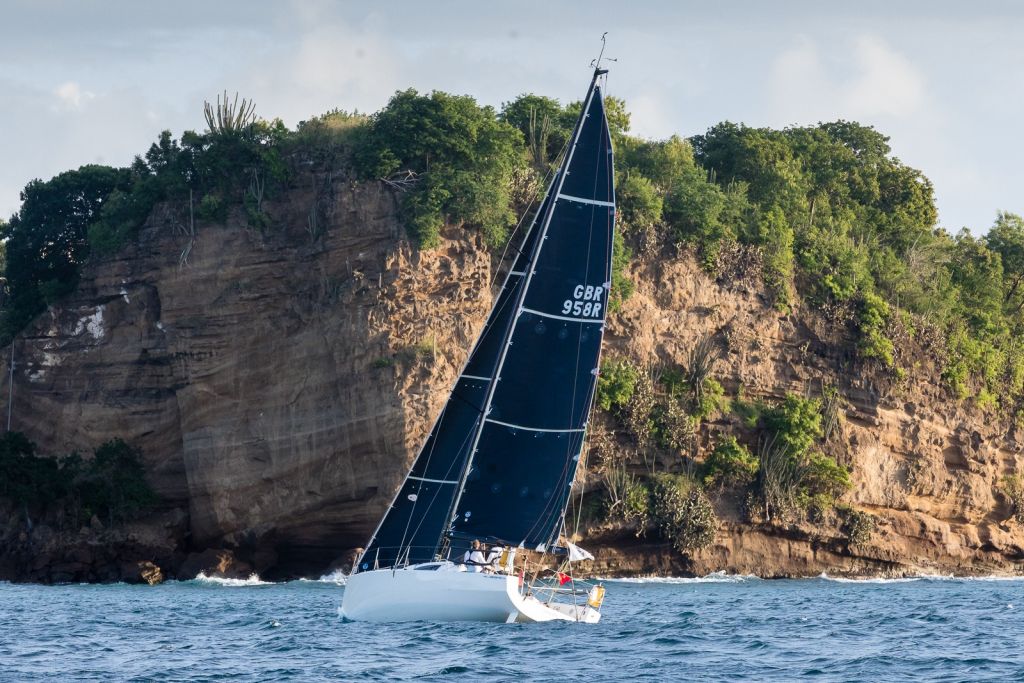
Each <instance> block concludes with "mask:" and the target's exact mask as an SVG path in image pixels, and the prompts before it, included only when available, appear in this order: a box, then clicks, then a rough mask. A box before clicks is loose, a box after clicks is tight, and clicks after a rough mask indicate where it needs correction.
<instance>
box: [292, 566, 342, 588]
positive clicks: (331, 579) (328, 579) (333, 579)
mask: <svg viewBox="0 0 1024 683" xmlns="http://www.w3.org/2000/svg"><path fill="white" fill-rule="evenodd" d="M299 583H333V584H334V585H336V586H344V585H345V584H346V583H348V574H346V573H345V571H344V570H343V569H335V570H334V571H333V572H328V573H327V574H324V575H323V576H321V577H320V578H319V579H299Z"/></svg>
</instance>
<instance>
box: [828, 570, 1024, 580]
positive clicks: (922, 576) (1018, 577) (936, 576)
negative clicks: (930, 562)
mask: <svg viewBox="0 0 1024 683" xmlns="http://www.w3.org/2000/svg"><path fill="white" fill-rule="evenodd" d="M818 578H819V579H824V580H826V581H835V582H836V583H910V582H913V581H1024V575H1007V574H999V575H992V576H954V575H952V574H913V575H911V576H900V577H888V578H887V577H880V576H878V577H861V578H851V577H844V576H829V575H828V574H827V573H826V572H822V573H821V574H819V575H818Z"/></svg>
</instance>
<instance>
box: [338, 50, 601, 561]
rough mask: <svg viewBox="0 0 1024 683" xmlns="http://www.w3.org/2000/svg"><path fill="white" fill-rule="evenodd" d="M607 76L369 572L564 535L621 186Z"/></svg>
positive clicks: (373, 544) (377, 541) (389, 516)
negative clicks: (473, 548) (474, 543)
mask: <svg viewBox="0 0 1024 683" xmlns="http://www.w3.org/2000/svg"><path fill="white" fill-rule="evenodd" d="M603 73H604V71H602V70H597V71H595V73H594V79H593V80H592V81H591V85H590V88H589V90H588V91H587V97H586V98H585V99H584V101H583V106H582V110H581V113H580V118H579V120H578V121H577V123H576V128H575V130H574V132H573V137H572V138H571V144H570V145H569V147H568V149H567V151H566V153H565V156H564V158H563V160H562V163H561V165H560V167H559V169H558V171H557V173H556V175H555V178H554V181H553V182H552V183H551V185H550V187H549V188H548V193H547V196H546V197H545V199H544V202H543V204H542V206H541V209H540V211H539V212H538V213H537V216H536V217H535V219H534V223H533V225H532V227H531V230H530V232H529V234H528V236H527V237H526V239H525V240H524V243H523V246H522V248H521V249H520V253H519V255H518V257H517V258H516V261H515V264H514V265H513V267H512V270H511V271H510V273H509V274H508V276H507V279H506V281H505V284H504V286H503V288H502V290H501V293H500V294H499V296H498V300H497V302H496V303H495V306H494V308H493V309H492V310H491V313H490V315H489V316H488V319H487V323H486V325H485V327H484V331H483V333H482V334H481V336H480V339H478V340H477V343H476V346H475V347H474V349H473V352H472V354H471V355H470V358H469V360H468V361H467V363H466V367H465V369H464V370H463V372H462V374H461V375H460V377H459V378H458V380H457V382H456V384H455V387H454V388H453V390H452V394H451V396H450V397H449V399H448V403H447V404H446V406H445V408H444V410H443V411H442V413H441V415H440V416H439V417H438V420H437V422H435V424H434V426H433V428H432V430H431V432H430V436H429V437H428V439H427V441H426V443H425V444H424V446H423V449H422V450H421V451H420V453H419V455H418V456H417V458H416V461H415V463H414V464H413V467H412V470H411V471H410V473H409V475H408V476H407V478H406V480H405V482H404V483H403V485H402V487H401V489H400V490H399V492H398V494H397V495H396V497H395V500H394V502H393V503H392V505H391V507H390V508H389V510H388V512H387V513H386V515H385V517H384V519H383V520H382V521H381V524H380V526H379V527H378V528H377V531H376V532H375V533H374V536H373V538H372V539H371V541H370V543H369V545H368V547H367V549H366V551H365V552H364V553H363V555H362V556H361V558H360V560H359V565H358V568H359V570H367V569H372V568H375V567H381V568H383V567H391V566H396V565H404V564H415V563H418V562H426V561H430V560H433V559H435V558H436V557H437V556H438V554H439V553H441V552H442V548H443V547H445V545H446V543H448V542H449V541H450V542H451V543H452V546H453V547H458V546H462V545H464V543H465V541H466V540H468V539H470V538H479V539H481V540H488V541H492V542H495V541H496V542H501V543H506V544H510V545H524V544H525V545H527V546H530V547H535V546H544V545H546V544H549V543H552V542H554V541H556V540H557V537H558V535H559V533H560V530H561V526H562V517H563V514H564V512H565V507H566V504H567V502H568V496H569V493H570V489H571V486H572V482H573V479H574V478H575V475H576V467H577V464H578V462H579V457H580V454H581V451H582V448H583V439H584V434H585V432H586V426H587V418H588V415H589V413H590V407H591V404H592V402H593V398H594V391H595V388H596V385H597V373H598V365H599V356H600V349H601V339H602V336H603V333H604V325H605V317H606V315H607V309H608V295H609V289H610V286H611V261H612V244H613V231H614V224H615V191H614V177H613V175H614V170H613V159H612V145H611V136H610V133H609V130H608V123H607V119H606V116H605V110H604V100H603V96H602V94H601V88H600V86H599V84H598V79H599V77H600V76H601V75H602V74H603Z"/></svg>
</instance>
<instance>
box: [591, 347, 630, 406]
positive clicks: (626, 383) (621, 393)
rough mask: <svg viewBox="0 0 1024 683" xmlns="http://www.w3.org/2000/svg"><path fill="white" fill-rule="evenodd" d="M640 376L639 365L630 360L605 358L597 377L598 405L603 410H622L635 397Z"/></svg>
mask: <svg viewBox="0 0 1024 683" xmlns="http://www.w3.org/2000/svg"><path fill="white" fill-rule="evenodd" d="M638 376H639V371H638V370H637V367H636V366H635V365H633V364H632V363H630V362H629V361H628V360H625V359H623V358H608V359H605V360H603V361H602V362H601V372H600V374H599V375H598V378H597V405H598V406H600V407H601V408H602V409H603V410H612V409H613V408H615V409H617V410H621V409H623V408H625V407H626V406H628V405H629V402H630V401H631V400H632V399H633V392H634V391H635V390H636V382H637V377H638Z"/></svg>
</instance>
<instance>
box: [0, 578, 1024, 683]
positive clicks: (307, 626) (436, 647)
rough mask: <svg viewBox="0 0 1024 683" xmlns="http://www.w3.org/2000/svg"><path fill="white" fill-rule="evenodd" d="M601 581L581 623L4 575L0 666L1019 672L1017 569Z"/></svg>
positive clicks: (246, 586) (368, 675)
mask: <svg viewBox="0 0 1024 683" xmlns="http://www.w3.org/2000/svg"><path fill="white" fill-rule="evenodd" d="M606 585H607V587H608V593H607V597H606V599H605V606H604V609H603V615H604V616H603V619H602V621H601V623H600V624H598V625H596V626H587V625H578V624H568V623H551V624H532V625H525V624H512V625H505V624H478V623H458V624H441V623H409V624H383V625H381V624H366V623H347V622H345V621H343V620H342V619H341V617H340V616H339V612H338V607H339V605H340V603H341V596H342V592H343V591H344V585H343V578H342V577H325V578H324V579H323V580H321V581H295V582H289V583H279V584H272V583H265V582H262V581H259V580H258V579H256V578H255V577H254V578H253V579H250V580H248V581H228V580H217V579H204V578H200V579H197V580H194V581H184V582H170V583H166V584H163V585H160V586H155V587H149V586H128V585H119V584H118V585H65V586H35V585H15V584H0V680H3V681H420V680H423V681H442V680H443V681H449V680H457V681H461V680H466V681H618V680H644V681H682V680H686V681H736V680H755V681H769V680H771V681H774V680H780V681H790V680H798V679H799V680H822V681H989V680H991V681H1011V680H1012V681H1021V680H1024V580H1013V579H1010V580H1000V579H953V578H940V577H926V578H920V579H899V580H865V581H842V580H834V579H827V578H819V579H804V580H792V581H763V580H759V579H755V578H752V577H734V576H725V575H713V576H710V577H706V578H703V579H648V580H628V581H609V582H608V583H607V584H606Z"/></svg>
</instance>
